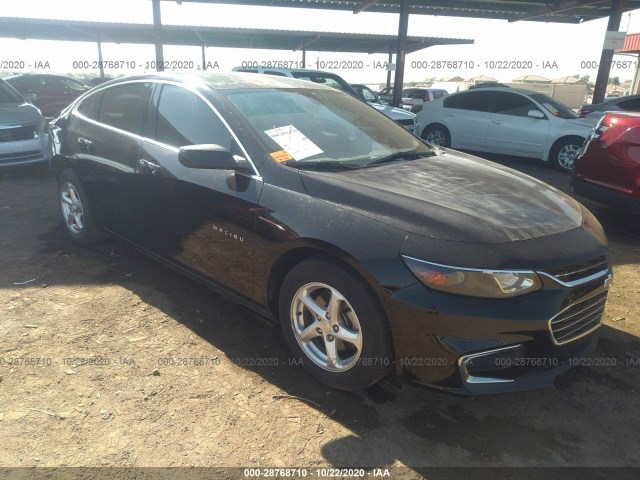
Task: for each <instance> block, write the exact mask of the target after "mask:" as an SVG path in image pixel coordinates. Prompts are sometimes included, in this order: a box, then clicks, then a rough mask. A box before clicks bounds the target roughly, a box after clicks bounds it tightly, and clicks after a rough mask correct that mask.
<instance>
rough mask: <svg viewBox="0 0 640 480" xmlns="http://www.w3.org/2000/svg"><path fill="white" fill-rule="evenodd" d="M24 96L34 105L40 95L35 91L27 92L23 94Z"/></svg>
mask: <svg viewBox="0 0 640 480" xmlns="http://www.w3.org/2000/svg"><path fill="white" fill-rule="evenodd" d="M22 98H24V100H25V101H26V102H29V103H30V104H32V105H33V104H34V103H35V102H36V99H37V98H38V97H37V96H36V94H35V93H25V94H24V95H22Z"/></svg>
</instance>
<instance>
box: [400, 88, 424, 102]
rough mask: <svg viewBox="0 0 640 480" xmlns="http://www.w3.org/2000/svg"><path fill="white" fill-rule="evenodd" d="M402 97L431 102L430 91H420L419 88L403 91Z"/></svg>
mask: <svg viewBox="0 0 640 480" xmlns="http://www.w3.org/2000/svg"><path fill="white" fill-rule="evenodd" d="M402 96H403V97H404V98H417V99H419V100H429V91H428V90H419V89H417V88H409V89H407V90H403V91H402Z"/></svg>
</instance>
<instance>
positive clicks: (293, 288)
mask: <svg viewBox="0 0 640 480" xmlns="http://www.w3.org/2000/svg"><path fill="white" fill-rule="evenodd" d="M279 315H280V324H281V327H282V331H283V333H284V336H285V339H286V340H287V343H288V344H289V347H290V348H291V350H292V351H293V353H294V354H295V355H296V357H298V358H300V359H301V360H302V363H303V365H304V367H305V369H306V370H307V371H308V372H309V373H311V375H313V376H314V377H316V378H317V379H318V380H320V381H321V382H323V383H325V384H327V385H330V386H332V387H335V388H339V389H342V390H351V391H355V390H362V389H363V388H366V387H368V386H370V385H372V384H374V383H375V382H377V381H378V380H380V379H382V378H383V377H384V376H385V375H386V374H387V373H388V372H389V371H390V370H391V367H392V342H391V332H390V329H389V325H388V323H387V319H386V316H385V314H384V312H383V310H382V307H381V306H380V304H379V301H378V299H377V298H376V296H375V295H374V293H373V292H372V291H371V289H370V287H369V286H368V284H366V283H365V282H364V281H363V280H362V279H361V278H360V277H358V276H357V275H355V274H354V273H352V272H351V271H350V270H349V269H348V268H346V267H344V266H342V265H339V264H337V263H334V262H333V261H331V260H329V259H327V258H324V257H315V258H312V259H310V260H306V261H304V262H302V263H300V264H299V265H297V266H296V267H294V268H293V269H292V270H291V272H289V274H288V275H287V277H286V278H285V281H284V283H283V285H282V289H281V291H280V299H279Z"/></svg>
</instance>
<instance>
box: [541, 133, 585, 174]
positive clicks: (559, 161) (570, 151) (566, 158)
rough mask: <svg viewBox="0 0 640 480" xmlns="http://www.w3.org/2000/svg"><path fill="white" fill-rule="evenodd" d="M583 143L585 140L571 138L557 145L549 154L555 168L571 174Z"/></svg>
mask: <svg viewBox="0 0 640 480" xmlns="http://www.w3.org/2000/svg"><path fill="white" fill-rule="evenodd" d="M583 142H584V138H580V137H569V138H565V139H562V140H560V141H559V142H558V143H556V144H555V145H554V146H553V148H552V149H551V153H550V154H549V157H550V158H549V159H550V160H551V163H552V164H553V166H554V167H555V168H556V169H558V170H560V171H562V172H570V171H571V169H572V168H573V162H574V161H575V159H576V157H577V156H578V153H579V152H580V149H581V148H582V144H583Z"/></svg>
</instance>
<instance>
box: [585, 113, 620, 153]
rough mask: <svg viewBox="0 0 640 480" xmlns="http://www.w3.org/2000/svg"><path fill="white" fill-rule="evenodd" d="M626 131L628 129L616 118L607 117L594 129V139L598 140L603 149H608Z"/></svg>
mask: <svg viewBox="0 0 640 480" xmlns="http://www.w3.org/2000/svg"><path fill="white" fill-rule="evenodd" d="M626 131H627V127H625V126H624V125H620V124H619V123H618V122H617V121H616V119H615V118H611V117H609V116H608V115H605V116H604V117H602V118H601V119H600V121H599V122H598V123H597V124H596V126H595V127H594V128H593V135H592V138H596V139H598V140H599V141H600V142H601V143H602V147H603V148H606V147H608V146H609V145H610V144H611V143H613V142H615V141H616V140H617V139H618V138H619V137H620V135H622V134H623V133H624V132H626Z"/></svg>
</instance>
